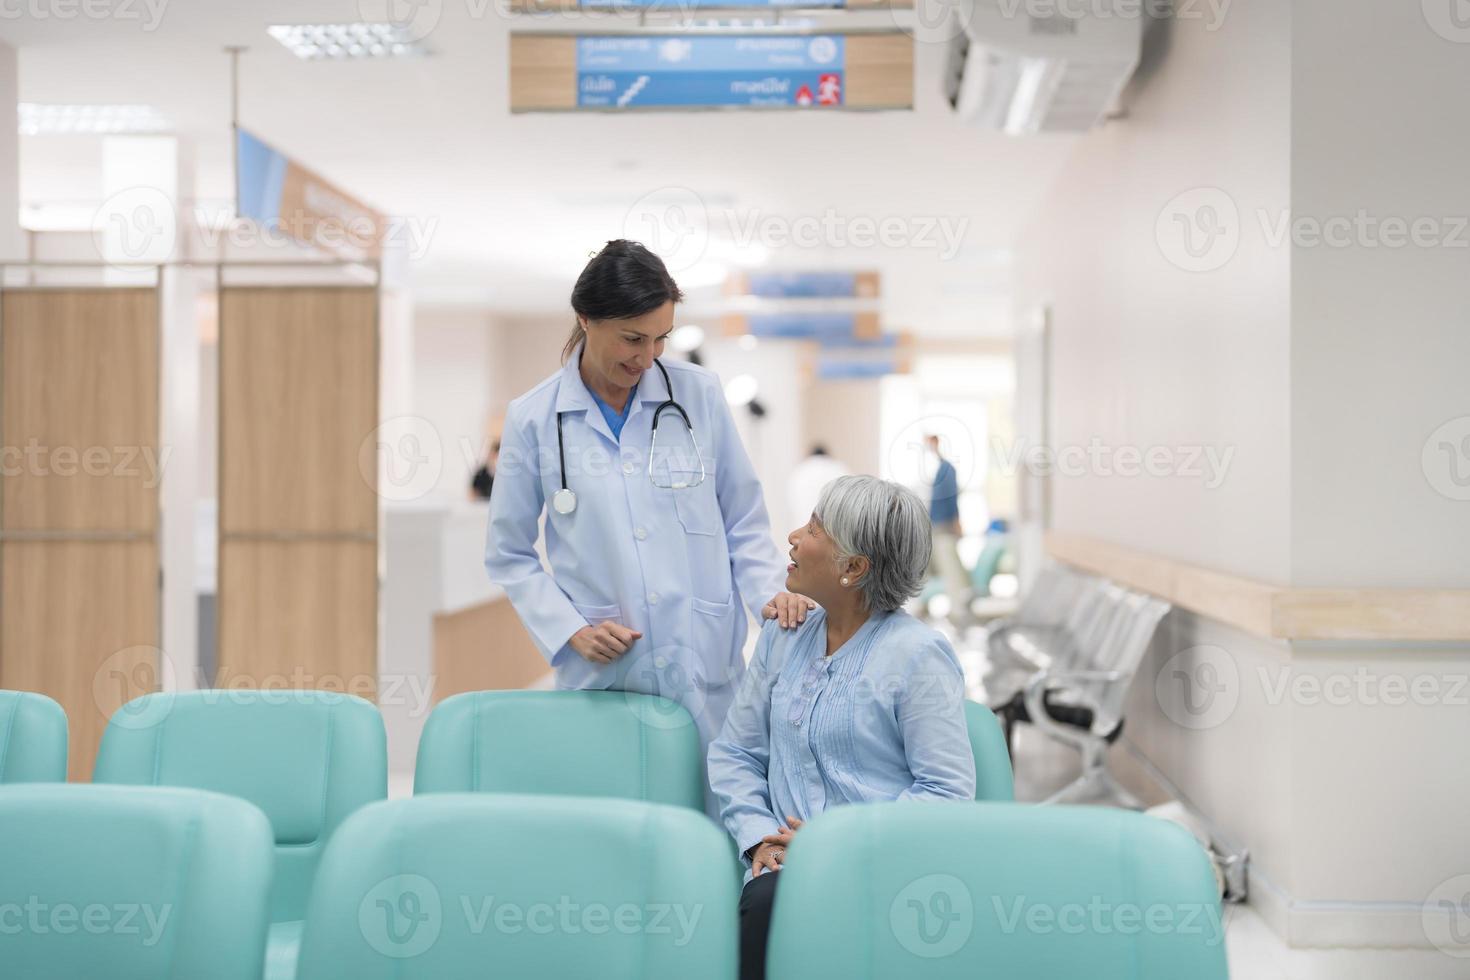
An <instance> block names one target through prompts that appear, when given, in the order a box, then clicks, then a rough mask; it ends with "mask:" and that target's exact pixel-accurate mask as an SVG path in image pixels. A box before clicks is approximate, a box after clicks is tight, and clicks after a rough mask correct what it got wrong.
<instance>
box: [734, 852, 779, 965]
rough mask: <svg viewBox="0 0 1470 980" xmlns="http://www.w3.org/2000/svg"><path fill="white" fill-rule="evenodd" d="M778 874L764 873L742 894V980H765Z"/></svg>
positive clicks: (753, 879)
mask: <svg viewBox="0 0 1470 980" xmlns="http://www.w3.org/2000/svg"><path fill="white" fill-rule="evenodd" d="M779 877H781V872H779V871H762V872H761V873H760V874H759V875H758V876H756V877H754V878H752V879H750V881H749V882H748V883H747V884H746V886H745V888H744V889H742V890H741V892H740V980H765V978H766V940H767V939H768V938H769V937H770V934H771V906H772V905H773V904H774V903H775V901H776V879H777V878H779Z"/></svg>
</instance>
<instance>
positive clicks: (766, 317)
mask: <svg viewBox="0 0 1470 980" xmlns="http://www.w3.org/2000/svg"><path fill="white" fill-rule="evenodd" d="M745 324H746V330H747V331H748V332H749V333H750V334H752V335H753V336H756V337H788V338H797V339H802V340H820V341H822V342H823V343H830V342H835V341H842V340H847V339H849V338H851V337H852V336H853V333H854V331H856V330H857V314H855V313H805V312H799V311H792V312H789V313H750V314H747V315H746V317H745Z"/></svg>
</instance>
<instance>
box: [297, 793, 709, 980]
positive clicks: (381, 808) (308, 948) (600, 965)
mask: <svg viewBox="0 0 1470 980" xmlns="http://www.w3.org/2000/svg"><path fill="white" fill-rule="evenodd" d="M728 862H729V848H728V846H727V844H726V843H725V839H724V834H722V833H721V832H720V831H719V830H718V829H717V828H716V827H715V826H714V825H713V824H712V823H710V822H709V820H707V819H706V818H705V817H704V815H703V814H701V813H698V812H695V811H694V810H691V809H689V808H687V807H674V806H661V805H658V804H652V803H642V802H638V801H635V800H612V799H605V798H599V799H591V798H585V797H570V796H563V797H557V796H544V795H542V796H523V795H515V794H492V793H437V794H431V795H428V796H416V797H414V798H413V799H409V800H394V801H392V802H388V803H378V804H374V805H373V806H370V807H368V808H366V809H364V810H362V811H361V812H359V813H357V814H355V815H354V816H352V817H351V818H350V819H349V820H348V821H347V822H346V823H345V824H343V825H342V828H341V829H340V830H339V831H338V832H337V835H336V836H335V837H333V839H332V843H331V844H330V845H329V846H328V847H327V854H326V857H325V858H324V859H323V861H322V866H321V870H320V872H319V873H318V875H317V884H316V889H315V890H314V891H313V892H312V896H311V907H310V911H309V912H308V914H307V920H306V934H305V938H304V939H303V941H302V946H301V962H300V968H299V971H298V974H297V976H298V977H299V978H300V980H399V978H404V980H407V978H414V977H424V978H428V977H432V978H433V980H482V978H484V977H490V976H496V977H543V978H547V980H554V978H561V977H598V978H599V980H689V978H698V980H734V977H735V975H736V928H737V926H736V909H735V903H736V896H737V889H736V886H735V882H733V881H731V880H730V877H729V874H728V871H729V864H728Z"/></svg>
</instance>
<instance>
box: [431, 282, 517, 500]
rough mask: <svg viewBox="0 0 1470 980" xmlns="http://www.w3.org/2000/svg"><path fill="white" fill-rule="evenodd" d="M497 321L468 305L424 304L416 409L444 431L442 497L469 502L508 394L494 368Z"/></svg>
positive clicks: (436, 492) (439, 490)
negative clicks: (492, 419)
mask: <svg viewBox="0 0 1470 980" xmlns="http://www.w3.org/2000/svg"><path fill="white" fill-rule="evenodd" d="M493 340H494V322H493V320H492V319H491V317H490V316H489V314H487V313H484V312H481V311H476V310H473V309H465V308H447V309H446V308H434V307H427V308H425V307H420V308H419V309H418V310H417V311H416V312H415V315H414V326H413V350H414V357H413V411H412V414H413V415H415V416H417V417H419V418H422V419H424V420H426V421H427V422H429V424H430V425H432V426H433V428H434V430H435V431H436V432H437V433H438V435H439V441H440V446H441V449H442V452H443V466H442V468H441V470H440V473H439V480H438V483H437V485H436V487H435V490H434V495H435V496H436V497H441V498H444V499H447V500H456V501H458V500H464V499H466V496H467V495H468V493H469V486H470V477H471V476H472V475H473V474H474V471H475V469H476V467H478V466H479V464H480V462H481V459H480V454H481V453H482V452H483V450H484V447H485V444H486V438H487V432H488V424H489V420H490V417H491V415H492V413H494V412H496V411H499V410H500V409H498V408H497V405H498V402H499V399H500V398H501V397H502V396H501V393H500V392H499V391H498V389H497V384H496V379H495V375H494V373H493V371H492V364H493V361H494V348H493V346H492V345H493Z"/></svg>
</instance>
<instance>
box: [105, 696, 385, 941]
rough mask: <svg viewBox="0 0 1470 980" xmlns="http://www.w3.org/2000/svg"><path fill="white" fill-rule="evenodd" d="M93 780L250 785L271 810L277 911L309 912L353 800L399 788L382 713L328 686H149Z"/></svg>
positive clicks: (108, 742) (247, 793)
mask: <svg viewBox="0 0 1470 980" xmlns="http://www.w3.org/2000/svg"><path fill="white" fill-rule="evenodd" d="M92 778H93V781H94V782H98V783H132V784H141V785H149V786H188V787H193V788H195V789H207V790H214V791H216V792H219V793H228V794H230V795H231V796H239V797H243V798H244V799H247V800H249V801H250V802H251V803H254V804H255V805H256V806H258V807H260V809H262V810H264V811H265V814H266V816H267V817H269V818H270V823H271V827H272V830H273V835H274V839H275V856H276V859H275V884H274V886H273V888H272V897H271V921H273V922H283V921H289V920H293V919H300V918H302V917H303V916H304V915H305V914H306V898H307V894H308V892H309V891H310V889H311V881H312V876H313V875H314V874H315V872H316V866H317V863H318V861H320V859H321V855H322V850H323V848H324V847H325V845H326V842H327V840H328V839H329V838H330V837H331V835H332V832H333V831H334V830H336V828H337V825H338V824H340V823H341V822H342V821H343V820H345V819H346V818H347V817H348V816H349V815H350V814H351V813H353V811H355V810H357V809H359V808H361V807H362V806H365V805H366V804H368V803H372V802H375V801H377V800H382V799H384V798H385V797H386V796H387V795H388V745H387V736H386V735H385V733H384V730H383V717H382V715H381V714H379V713H378V709H377V708H376V707H374V706H373V705H372V704H370V703H369V702H367V701H364V700H363V699H362V698H357V697H353V696H351V695H347V694H334V693H329V692H326V691H241V690H211V691H191V692H184V693H162V694H149V695H145V696H144V697H141V698H138V699H137V700H135V701H131V702H129V703H128V704H125V705H123V707H122V708H120V709H119V710H118V711H117V713H116V714H114V715H113V717H112V719H111V720H110V721H109V722H108V725H107V730H106V731H105V732H104V733H103V736H102V746H101V748H100V749H99V750H98V754H97V768H96V771H95V773H94V774H93V777H92Z"/></svg>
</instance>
